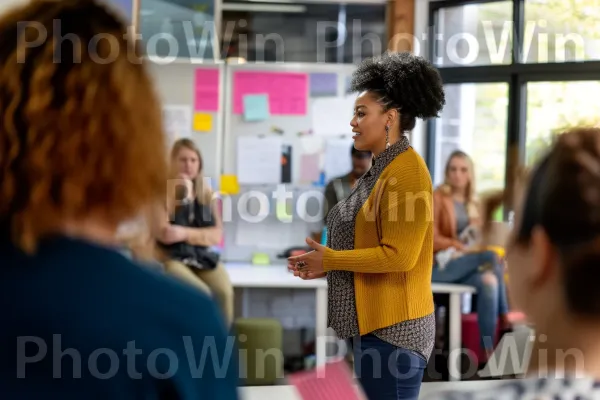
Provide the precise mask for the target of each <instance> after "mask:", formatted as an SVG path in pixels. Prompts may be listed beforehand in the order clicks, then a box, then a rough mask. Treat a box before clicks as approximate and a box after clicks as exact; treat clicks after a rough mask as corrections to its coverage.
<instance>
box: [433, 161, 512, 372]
mask: <svg viewBox="0 0 600 400" xmlns="http://www.w3.org/2000/svg"><path fill="white" fill-rule="evenodd" d="M479 208H480V207H479V206H478V204H477V200H476V198H475V180H474V174H473V162H472V160H471V158H470V157H469V156H468V155H467V154H466V153H464V152H462V151H455V152H454V153H452V154H451V155H450V157H449V158H448V162H447V163H446V170H445V181H444V184H443V185H441V186H440V187H439V188H437V189H436V190H435V192H434V194H433V209H434V210H435V217H434V227H435V229H434V234H433V250H434V252H435V256H434V257H435V260H434V261H435V265H434V268H433V274H432V281H433V282H440V283H460V284H464V285H471V286H474V287H475V288H476V289H477V305H476V307H477V321H478V325H479V333H480V337H481V339H480V341H481V346H482V348H483V349H484V350H485V353H486V355H487V356H489V355H490V354H491V353H492V352H493V350H494V337H495V335H496V328H497V325H498V317H500V319H501V322H502V325H503V326H502V329H506V328H508V318H507V314H508V301H507V299H506V287H505V285H504V271H503V264H502V263H501V262H500V260H499V258H498V256H497V255H496V253H495V252H493V251H479V249H472V248H469V246H468V244H467V241H468V239H466V237H468V236H469V232H470V231H475V232H479V231H480V229H481V219H480V216H479V212H480V211H479ZM461 238H465V239H462V240H461ZM485 361H486V360H480V362H485Z"/></svg>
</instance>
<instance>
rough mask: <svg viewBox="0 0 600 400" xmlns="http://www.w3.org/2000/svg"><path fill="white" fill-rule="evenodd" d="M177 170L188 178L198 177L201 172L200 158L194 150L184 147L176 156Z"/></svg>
mask: <svg viewBox="0 0 600 400" xmlns="http://www.w3.org/2000/svg"><path fill="white" fill-rule="evenodd" d="M175 164H176V166H177V172H178V173H179V174H180V175H183V176H185V177H186V178H188V179H196V177H197V176H198V173H199V172H200V160H199V159H198V154H196V152H195V151H194V150H191V149H188V148H186V147H182V148H181V149H179V151H178V152H177V156H176V157H175Z"/></svg>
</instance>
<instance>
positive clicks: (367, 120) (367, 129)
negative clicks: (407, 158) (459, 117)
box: [350, 92, 388, 151]
mask: <svg viewBox="0 0 600 400" xmlns="http://www.w3.org/2000/svg"><path fill="white" fill-rule="evenodd" d="M387 122H388V116H387V115H386V114H385V113H384V112H383V108H382V107H381V105H380V104H379V103H378V102H377V101H376V100H375V98H374V96H373V95H372V94H371V93H369V92H363V93H361V94H359V95H358V97H357V98H356V100H355V102H354V116H353V118H352V120H351V121H350V126H352V132H353V133H354V136H352V139H353V140H354V147H355V148H356V149H357V150H369V151H373V150H375V149H377V148H380V147H382V146H384V145H385V126H386V123H387Z"/></svg>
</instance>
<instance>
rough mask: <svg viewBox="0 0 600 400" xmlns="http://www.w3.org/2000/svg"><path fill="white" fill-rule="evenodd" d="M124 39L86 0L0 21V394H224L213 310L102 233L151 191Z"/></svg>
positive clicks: (229, 380)
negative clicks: (133, 258) (129, 256)
mask: <svg viewBox="0 0 600 400" xmlns="http://www.w3.org/2000/svg"><path fill="white" fill-rule="evenodd" d="M22 21H28V22H27V24H28V27H27V28H25V27H24V25H23V22H22ZM126 33H127V32H126V26H125V24H124V23H123V22H122V21H121V20H120V19H119V18H118V17H117V16H116V15H114V14H113V13H112V12H111V11H110V10H108V9H107V8H105V6H103V5H101V4H99V3H97V2H95V1H92V0H61V1H34V2H31V3H28V4H25V5H23V6H21V7H19V8H17V9H14V10H12V11H10V12H8V13H7V14H5V15H4V16H2V18H0V65H1V67H2V74H1V77H0V112H1V113H2V122H3V125H2V128H1V129H0V171H1V172H0V185H1V187H2V189H1V191H0V235H1V237H0V260H2V261H1V264H2V267H1V268H0V293H2V297H1V300H0V304H1V306H2V310H3V312H2V318H1V319H2V330H1V332H0V360H2V361H1V362H0V393H2V395H3V397H6V398H13V399H30V398H40V396H42V397H46V398H49V397H52V398H57V399H61V400H65V399H77V400H81V399H102V400H105V399H134V398H136V399H174V398H177V399H190V400H191V399H199V398H206V399H235V398H237V392H236V384H237V378H236V377H235V374H236V373H237V372H236V367H235V364H234V362H233V360H231V359H230V358H229V357H231V349H230V348H229V347H230V346H229V343H228V340H227V336H226V335H227V334H226V329H225V324H224V323H223V321H222V319H221V317H220V316H219V311H218V310H217V307H216V306H215V304H213V302H212V301H211V300H210V299H209V298H208V297H207V296H206V295H204V294H202V293H201V292H199V291H197V290H194V289H193V288H191V287H189V286H187V285H184V284H182V283H180V282H179V281H177V280H175V279H173V278H168V277H166V276H163V275H160V274H158V273H156V272H154V271H152V270H150V269H148V268H142V267H140V266H139V265H138V264H133V263H132V262H131V261H129V260H128V259H126V258H125V257H124V256H123V255H121V254H120V253H119V251H118V246H117V243H116V239H115V237H116V231H117V227H118V226H119V225H120V224H121V223H122V222H123V221H127V220H130V219H134V218H135V217H137V216H138V215H139V214H140V213H141V212H142V211H141V210H142V209H143V208H144V207H146V206H148V207H150V205H152V204H155V203H156V202H158V201H160V200H163V201H164V195H165V194H164V193H165V191H166V190H165V189H166V182H167V176H166V174H165V173H166V171H167V165H166V161H167V156H166V151H165V150H166V149H165V138H164V136H163V132H162V130H161V127H162V121H161V110H160V106H159V102H158V99H157V96H156V94H155V93H154V91H153V87H152V85H151V81H150V77H149V74H148V72H147V70H146V68H147V67H146V65H145V62H143V61H142V59H141V55H140V53H139V49H137V48H134V47H133V46H134V45H133V44H134V43H135V42H134V41H133V40H127V36H126ZM98 39H99V40H98ZM117 45H118V46H117ZM98 60H105V61H104V62H99V61H98ZM106 60H109V61H108V62H107V61H106ZM206 344H209V345H210V346H208V349H207V348H205V345H206ZM212 350H214V354H211V353H212ZM203 351H204V352H205V353H207V354H204V355H202V352H203ZM209 354H211V355H209ZM214 356H217V357H219V359H218V360H213V359H212V358H213V357H214ZM221 367H222V368H221Z"/></svg>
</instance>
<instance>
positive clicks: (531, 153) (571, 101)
mask: <svg viewBox="0 0 600 400" xmlns="http://www.w3.org/2000/svg"><path fill="white" fill-rule="evenodd" d="M588 93H600V82H594V81H592V82H586V81H581V82H577V81H573V82H530V83H528V84H527V128H526V129H527V141H526V159H527V164H529V165H531V164H533V163H534V162H535V161H536V160H537V158H538V157H539V155H540V153H543V151H544V149H546V148H547V146H548V145H549V144H550V143H551V142H552V139H553V137H554V136H555V135H558V134H560V133H561V132H563V131H564V130H565V129H567V128H571V127H574V126H578V125H597V124H598V122H600V102H597V101H595V99H594V98H589V97H588V96H587V94H588Z"/></svg>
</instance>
